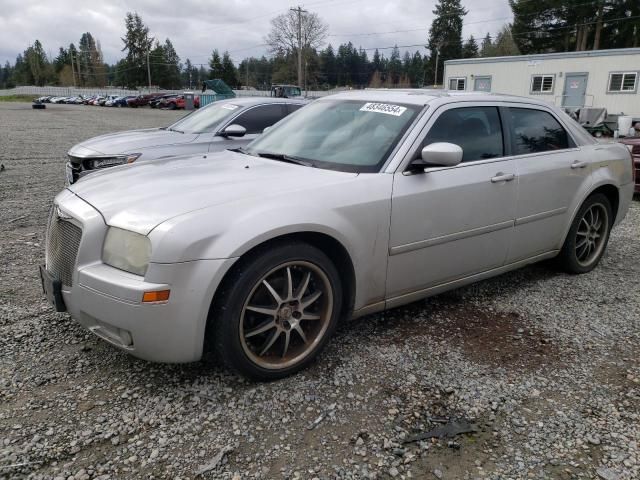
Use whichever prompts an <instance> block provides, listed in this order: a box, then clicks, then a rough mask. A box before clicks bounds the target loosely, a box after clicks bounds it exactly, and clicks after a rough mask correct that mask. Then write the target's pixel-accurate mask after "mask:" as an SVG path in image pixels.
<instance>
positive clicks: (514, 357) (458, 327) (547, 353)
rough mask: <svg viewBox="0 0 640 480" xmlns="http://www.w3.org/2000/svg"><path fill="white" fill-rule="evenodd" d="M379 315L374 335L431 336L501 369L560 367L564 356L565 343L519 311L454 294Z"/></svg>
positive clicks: (400, 340)
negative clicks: (478, 304)
mask: <svg viewBox="0 0 640 480" xmlns="http://www.w3.org/2000/svg"><path fill="white" fill-rule="evenodd" d="M377 317H378V318H376V319H371V320H373V323H374V324H375V325H374V326H373V332H372V333H373V334H376V335H382V336H384V337H386V338H388V339H389V341H391V342H392V343H399V344H404V343H405V342H407V341H411V339H413V338H416V337H428V338H429V339H430V340H432V341H435V342H438V343H441V344H442V343H444V344H449V345H451V347H453V348H457V349H460V351H461V352H462V354H463V355H464V356H465V357H466V358H467V359H469V360H470V361H472V362H475V363H480V364H485V365H489V366H493V367H497V368H505V369H509V370H513V369H516V370H535V369H539V368H543V367H545V366H549V365H552V364H557V363H558V361H559V359H560V356H561V352H560V347H559V345H558V344H557V343H556V341H555V340H553V339H552V338H551V337H550V336H549V335H548V334H546V333H545V332H544V331H542V330H541V329H539V328H537V327H536V326H535V321H529V320H528V319H526V318H524V317H523V316H521V315H520V314H518V313H516V312H499V311H495V310H492V309H489V308H486V309H483V308H478V307H476V306H473V305H468V304H467V303H465V302H464V301H463V300H462V299H459V298H457V297H454V296H446V295H444V296H440V297H436V298H433V299H430V300H426V301H422V302H417V303H415V304H411V305H407V306H406V307H401V308H398V309H394V310H390V311H388V312H387V313H386V315H382V314H381V315H378V316H377ZM371 320H370V321H371ZM365 322H366V320H365ZM356 323H361V321H356ZM363 326H364V325H360V327H363ZM356 328H359V327H356ZM365 328H366V327H365ZM566 353H567V352H565V354H566Z"/></svg>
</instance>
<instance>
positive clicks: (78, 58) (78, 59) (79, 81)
mask: <svg viewBox="0 0 640 480" xmlns="http://www.w3.org/2000/svg"><path fill="white" fill-rule="evenodd" d="M76 67H78V69H77V70H78V86H80V84H81V83H82V77H81V75H82V74H81V72H80V55H78V52H76ZM85 81H86V79H85Z"/></svg>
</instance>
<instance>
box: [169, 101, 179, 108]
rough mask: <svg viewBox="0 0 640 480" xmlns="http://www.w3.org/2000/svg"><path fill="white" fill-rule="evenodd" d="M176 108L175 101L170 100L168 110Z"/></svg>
mask: <svg viewBox="0 0 640 480" xmlns="http://www.w3.org/2000/svg"><path fill="white" fill-rule="evenodd" d="M176 108H178V107H177V106H176V104H175V103H173V102H171V103H170V104H169V110H175V109H176Z"/></svg>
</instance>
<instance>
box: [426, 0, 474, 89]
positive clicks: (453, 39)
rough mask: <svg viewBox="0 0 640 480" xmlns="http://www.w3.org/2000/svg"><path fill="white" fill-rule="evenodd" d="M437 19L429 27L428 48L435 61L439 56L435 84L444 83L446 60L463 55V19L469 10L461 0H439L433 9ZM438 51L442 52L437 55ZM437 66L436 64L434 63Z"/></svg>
mask: <svg viewBox="0 0 640 480" xmlns="http://www.w3.org/2000/svg"><path fill="white" fill-rule="evenodd" d="M433 14H434V15H435V19H434V20H433V22H432V24H431V28H430V29H429V39H428V44H427V46H428V48H429V50H430V51H431V58H432V60H433V62H435V61H436V57H439V58H438V68H437V69H435V68H434V70H437V72H438V78H436V79H435V81H434V83H435V84H441V83H442V76H443V73H444V67H443V65H444V62H445V61H447V60H451V59H456V58H461V57H462V21H463V17H464V16H465V15H466V14H467V11H466V10H465V9H464V7H463V6H462V5H461V4H460V0H438V3H437V5H436V8H435V10H434V11H433ZM436 52H440V53H439V55H437V53H436ZM434 67H435V65H434Z"/></svg>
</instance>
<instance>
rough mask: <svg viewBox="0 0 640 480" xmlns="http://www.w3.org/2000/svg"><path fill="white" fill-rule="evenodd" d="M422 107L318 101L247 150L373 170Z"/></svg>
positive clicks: (326, 165) (315, 163)
mask: <svg viewBox="0 0 640 480" xmlns="http://www.w3.org/2000/svg"><path fill="white" fill-rule="evenodd" d="M421 109H422V107H421V106H417V105H396V104H391V103H375V102H366V101H355V100H348V101H346V100H328V99H327V100H317V101H315V102H313V103H311V104H309V105H307V106H305V107H304V108H302V109H300V110H299V111H298V112H296V113H295V114H294V115H290V116H289V117H287V118H285V119H284V120H283V121H282V122H281V123H280V124H278V126H277V127H274V128H273V129H270V130H268V131H267V132H265V133H264V134H263V135H262V136H261V137H259V138H257V139H256V140H255V141H253V142H252V143H251V144H249V146H248V147H247V149H246V152H247V153H249V154H251V155H257V156H265V157H266V156H268V155H270V156H271V157H272V158H273V157H274V156H275V155H280V156H285V157H288V158H297V159H299V160H303V161H304V162H305V163H306V164H310V165H311V166H314V167H319V168H326V169H332V170H341V171H347V172H361V173H365V172H377V171H379V170H380V167H381V166H382V164H383V163H384V162H385V160H386V159H387V157H388V156H389V154H390V153H391V151H392V150H393V148H394V147H395V146H396V144H397V142H398V141H399V139H400V138H401V137H402V135H403V134H404V132H405V131H406V130H407V128H408V127H409V125H411V122H412V121H413V119H414V118H415V117H416V115H417V113H418V112H419V111H420V110H421Z"/></svg>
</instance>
